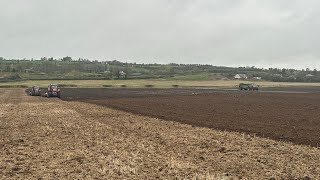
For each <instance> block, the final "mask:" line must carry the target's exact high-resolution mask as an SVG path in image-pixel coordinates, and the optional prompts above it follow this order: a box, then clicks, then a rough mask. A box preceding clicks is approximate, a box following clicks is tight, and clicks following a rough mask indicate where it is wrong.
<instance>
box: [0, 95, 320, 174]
mask: <svg viewBox="0 0 320 180" xmlns="http://www.w3.org/2000/svg"><path fill="white" fill-rule="evenodd" d="M53 117H54V118H53ZM0 137H1V138H0V179H39V178H43V179H155V178H160V179H175V178H178V179H183V178H186V179H196V178H198V179H229V178H230V177H235V178H240V177H242V178H248V179H269V178H278V179H280V178H284V179H292V178H304V177H306V176H307V177H312V178H315V179H318V178H320V167H319V164H320V151H319V149H315V148H310V147H306V146H295V145H292V144H287V143H281V142H276V141H272V140H267V139H262V138H257V137H250V136H247V135H243V134H239V133H228V132H220V131H215V130H211V129H206V128H195V127H192V126H189V125H183V124H179V123H174V122H168V121H161V120H158V119H153V118H149V117H143V116H138V115H133V114H131V113H125V112H121V111H117V110H112V109H108V108H105V107H102V106H96V105H93V104H86V103H80V102H64V101H60V100H58V99H53V98H52V99H48V98H41V97H30V96H27V95H26V94H25V93H24V92H23V90H0Z"/></svg>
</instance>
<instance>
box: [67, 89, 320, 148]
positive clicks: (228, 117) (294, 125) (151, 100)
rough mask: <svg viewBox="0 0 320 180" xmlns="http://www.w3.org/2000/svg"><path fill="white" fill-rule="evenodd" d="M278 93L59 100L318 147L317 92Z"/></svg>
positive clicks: (96, 93) (72, 94)
mask: <svg viewBox="0 0 320 180" xmlns="http://www.w3.org/2000/svg"><path fill="white" fill-rule="evenodd" d="M276 90H277V91H276V92H272V93H271V92H269V91H262V92H239V91H221V90H196V89H173V90H153V89H136V90H128V89H115V90H113V89H94V90H92V91H90V90H89V89H77V90H76V91H70V90H69V91H67V92H66V93H65V94H64V97H63V99H66V100H77V101H84V102H91V103H94V104H99V105H104V106H107V107H112V108H115V109H119V110H124V111H127V112H133V113H136V114H140V115H147V116H151V117H157V118H161V119H165V120H170V121H178V122H182V123H186V124H190V125H193V126H198V127H209V128H214V129H219V130H228V131H237V132H245V133H250V134H256V135H258V136H260V137H268V138H272V139H275V140H280V141H290V142H294V143H297V144H304V145H311V146H314V147H319V146H320V119H319V117H320V93H318V92H317V90H318V88H293V89H290V88H283V89H282V91H281V93H280V92H279V88H278V89H276ZM297 90H299V91H297ZM270 91H271V90H270ZM288 92H290V93H288ZM181 95H184V96H181Z"/></svg>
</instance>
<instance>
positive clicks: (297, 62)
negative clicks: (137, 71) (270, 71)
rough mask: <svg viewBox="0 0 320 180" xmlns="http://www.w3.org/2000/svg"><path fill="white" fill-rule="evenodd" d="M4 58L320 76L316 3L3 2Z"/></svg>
mask: <svg viewBox="0 0 320 180" xmlns="http://www.w3.org/2000/svg"><path fill="white" fill-rule="evenodd" d="M0 7H1V10H0V56H2V57H5V58H40V57H43V56H47V57H48V56H50V57H51V56H53V57H57V58H58V57H63V56H71V57H73V58H79V57H82V58H89V59H97V60H113V59H118V60H120V61H128V62H140V63H142V62H144V63H155V62H156V63H170V62H175V63H202V64H212V65H223V66H258V67H286V68H298V69H302V68H307V67H309V68H311V69H313V68H318V69H320V49H319V47H320V46H319V45H320V35H319V33H320V20H319V17H320V1H318V0H305V1H304V0H54V1H52V0H0Z"/></svg>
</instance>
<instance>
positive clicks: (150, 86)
mask: <svg viewBox="0 0 320 180" xmlns="http://www.w3.org/2000/svg"><path fill="white" fill-rule="evenodd" d="M144 87H147V88H152V87H154V85H152V84H146V85H144Z"/></svg>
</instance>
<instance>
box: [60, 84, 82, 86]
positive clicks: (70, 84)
mask: <svg viewBox="0 0 320 180" xmlns="http://www.w3.org/2000/svg"><path fill="white" fill-rule="evenodd" d="M59 86H60V87H78V86H77V85H75V84H59Z"/></svg>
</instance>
